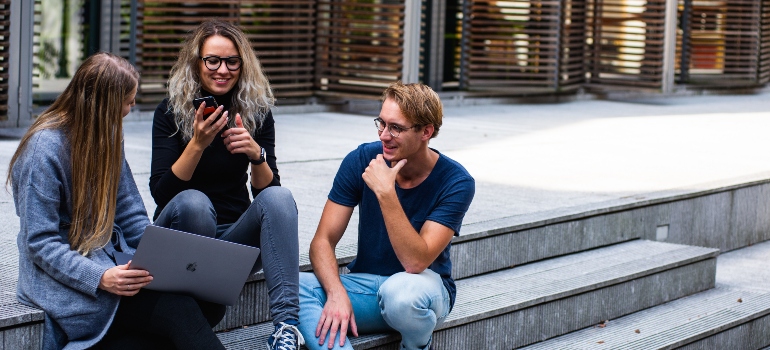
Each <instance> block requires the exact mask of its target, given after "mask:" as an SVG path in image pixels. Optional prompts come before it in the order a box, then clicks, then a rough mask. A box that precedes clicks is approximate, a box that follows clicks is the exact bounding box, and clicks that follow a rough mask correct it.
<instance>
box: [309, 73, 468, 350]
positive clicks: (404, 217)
mask: <svg viewBox="0 0 770 350" xmlns="http://www.w3.org/2000/svg"><path fill="white" fill-rule="evenodd" d="M382 100H383V103H382V109H381V111H380V116H379V117H378V118H376V119H375V120H374V122H375V126H376V127H377V132H378V133H379V137H380V140H379V142H372V143H366V144H362V145H361V146H359V147H358V148H357V149H356V150H354V151H352V152H350V153H349V154H348V155H347V156H346V157H345V159H344V160H343V161H342V164H341V165H340V168H339V170H338V171H337V175H336V177H335V179H334V185H333V187H332V190H331V192H330V193H329V197H328V200H327V201H326V205H325V207H324V210H323V214H322V215H321V221H320V222H319V224H318V229H317V230H316V233H315V237H314V238H313V241H312V243H311V244H310V261H311V263H312V265H313V270H314V271H315V272H314V273H301V274H300V326H299V328H300V331H301V332H302V335H303V336H304V338H305V339H306V346H307V347H308V348H310V349H323V348H334V349H352V346H351V345H350V342H349V341H348V339H347V337H346V335H347V334H348V332H350V333H351V334H353V335H354V336H358V334H359V332H360V333H362V334H363V333H377V332H392V331H397V332H399V333H400V334H401V348H403V349H427V348H429V347H430V344H431V341H432V334H433V330H435V329H436V327H438V326H439V325H441V323H442V322H443V321H444V320H445V319H446V316H447V315H448V314H449V311H450V310H451V308H452V305H453V304H454V300H455V295H456V288H455V284H454V280H452V277H451V270H452V263H451V261H450V258H449V249H450V241H451V240H452V237H453V236H455V235H458V234H459V231H460V226H461V225H462V220H463V217H464V216H465V212H466V211H467V210H468V207H469V206H470V203H471V200H472V199H473V195H474V192H475V184H474V180H473V178H472V177H471V176H470V174H468V172H467V171H466V170H465V169H464V168H463V167H462V166H461V165H460V164H459V163H457V162H455V161H453V160H452V159H449V158H448V157H446V156H445V155H443V154H441V153H439V152H438V151H436V150H435V149H432V148H429V147H428V142H429V141H430V139H431V138H433V137H436V135H438V131H439V128H440V127H441V123H442V121H441V119H442V115H443V112H442V107H441V101H440V100H439V97H438V95H437V94H436V93H435V92H434V91H433V90H432V89H431V88H430V87H428V86H425V85H422V84H406V85H404V84H401V83H400V82H399V83H395V84H392V85H391V86H390V87H388V88H387V89H386V90H385V92H384V93H383V95H382ZM355 206H359V224H358V253H357V257H356V259H355V260H353V261H352V262H351V263H350V264H348V266H347V268H348V269H349V270H350V273H349V274H344V275H340V274H339V271H338V265H337V259H336V256H335V252H334V249H335V248H336V246H337V243H338V242H339V241H340V239H341V238H342V235H343V233H344V232H345V228H346V227H347V225H348V222H349V221H350V217H351V215H352V214H353V209H354V207H355Z"/></svg>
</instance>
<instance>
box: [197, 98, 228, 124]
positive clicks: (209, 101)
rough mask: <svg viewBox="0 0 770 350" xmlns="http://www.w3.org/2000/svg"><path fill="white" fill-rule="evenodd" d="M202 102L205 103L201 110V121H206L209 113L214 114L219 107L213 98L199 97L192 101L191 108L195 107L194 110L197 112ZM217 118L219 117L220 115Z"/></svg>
mask: <svg viewBox="0 0 770 350" xmlns="http://www.w3.org/2000/svg"><path fill="white" fill-rule="evenodd" d="M202 102H206V107H205V108H203V120H206V118H208V117H209V116H210V115H211V113H214V111H216V110H217V107H219V105H217V100H215V99H214V96H206V97H199V98H196V99H194V100H193V107H195V110H198V107H200V106H201V103H202ZM219 116H220V117H221V116H222V114H220V115H219ZM217 119H219V118H217Z"/></svg>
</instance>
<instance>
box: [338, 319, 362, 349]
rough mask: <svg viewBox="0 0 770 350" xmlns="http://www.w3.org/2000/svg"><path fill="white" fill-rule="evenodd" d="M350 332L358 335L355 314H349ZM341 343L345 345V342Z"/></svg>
mask: <svg viewBox="0 0 770 350" xmlns="http://www.w3.org/2000/svg"><path fill="white" fill-rule="evenodd" d="M350 332H351V333H353V335H354V336H356V337H357V336H358V326H357V325H356V314H351V315H350ZM342 345H345V344H342ZM342 345H340V346H342Z"/></svg>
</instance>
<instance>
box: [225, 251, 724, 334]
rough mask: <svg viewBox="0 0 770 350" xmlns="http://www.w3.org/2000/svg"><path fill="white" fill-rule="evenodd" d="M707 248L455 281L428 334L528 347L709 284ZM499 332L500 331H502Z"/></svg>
mask: <svg viewBox="0 0 770 350" xmlns="http://www.w3.org/2000/svg"><path fill="white" fill-rule="evenodd" d="M717 255H718V251H717V250H716V249H711V248H700V247H690V246H682V245H676V244H669V243H660V242H652V241H641V240H637V241H630V242H626V243H620V244H616V245H612V246H609V247H604V248H599V249H595V250H590V251H585V252H581V253H576V254H571V255H567V256H563V257H558V258H552V259H549V260H545V261H541V262H536V263H532V264H527V265H523V266H518V267H516V268H512V269H506V270H503V271H498V272H494V273H489V274H485V275H482V276H476V277H470V278H466V279H463V280H460V281H457V295H458V297H457V301H456V303H455V307H454V309H453V311H452V313H451V314H450V315H449V317H448V318H447V320H446V321H445V322H444V324H443V325H442V326H441V327H440V328H439V329H438V330H437V331H436V332H435V333H434V344H435V345H436V347H437V348H440V349H451V348H468V347H473V344H474V343H468V342H475V341H478V340H479V339H484V341H485V346H486V347H489V348H507V349H510V348H514V347H520V346H525V345H528V344H533V343H536V342H539V341H542V340H545V339H549V338H552V337H556V336H559V335H563V334H566V333H569V332H572V331H575V330H578V329H582V328H585V327H588V326H590V325H594V324H597V323H599V322H601V321H603V320H608V319H614V318H617V317H620V316H623V315H627V314H630V313H633V312H636V311H639V310H643V309H646V308H649V307H652V306H656V305H659V304H662V303H665V302H668V301H671V300H675V299H678V298H681V297H684V296H687V295H691V294H694V293H698V292H701V291H704V290H707V289H710V288H713V286H714V278H715V277H714V276H715V266H716V256H717ZM270 329H271V327H270V325H269V324H267V323H265V324H260V325H257V326H253V327H248V328H241V329H235V330H232V331H229V332H226V333H221V334H220V339H222V341H223V342H224V343H226V346H227V347H228V348H229V349H240V348H242V347H243V348H246V347H253V346H263V345H262V344H264V342H265V341H266V339H267V336H268V333H269V331H270ZM501 330H505V331H501ZM398 340H399V337H398V335H396V334H382V335H370V336H367V337H360V338H357V339H354V340H353V344H354V345H355V347H356V348H360V349H369V348H379V347H381V346H384V347H388V348H389V347H391V346H392V345H394V344H396V343H397V342H398Z"/></svg>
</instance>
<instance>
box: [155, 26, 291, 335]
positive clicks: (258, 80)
mask: <svg viewBox="0 0 770 350" xmlns="http://www.w3.org/2000/svg"><path fill="white" fill-rule="evenodd" d="M168 91H169V97H168V98H167V99H166V100H164V101H163V102H161V103H160V105H159V106H158V108H157V109H156V110H155V117H154V121H153V128H152V165H151V167H152V171H151V174H150V191H151V194H152V196H153V198H154V199H155V203H156V204H157V210H156V211H155V216H154V220H155V225H158V226H163V227H168V228H172V229H176V230H180V231H186V232H191V233H195V234H199V235H204V236H208V237H214V238H217V239H222V240H226V241H230V242H235V243H240V244H246V245H250V246H254V247H259V248H260V249H261V254H260V258H259V260H258V261H257V263H256V264H255V266H254V267H253V269H252V272H255V271H257V270H258V269H259V268H260V267H263V270H264V273H265V281H266V282H267V289H268V296H269V301H270V314H271V317H272V320H273V324H274V325H275V331H274V333H273V335H272V336H271V337H270V338H269V339H268V348H270V349H274V348H275V349H296V348H298V347H299V345H300V344H301V343H302V336H301V335H300V333H299V331H298V330H297V328H296V326H297V324H298V321H297V320H298V314H299V297H298V293H299V287H298V279H299V277H298V276H299V243H298V234H297V231H298V227H297V226H298V225H297V207H296V204H295V203H294V198H293V196H292V194H291V192H290V191H289V190H287V189H285V188H283V187H281V186H280V185H281V183H280V176H279V175H278V167H277V165H276V152H275V121H274V119H273V115H272V113H271V111H270V107H271V106H272V104H273V101H274V98H273V93H272V91H271V89H270V84H269V82H268V81H267V78H266V77H265V75H264V74H263V72H262V69H261V67H260V63H259V60H258V59H257V57H256V55H255V54H254V51H253V50H252V48H251V45H250V43H249V41H248V39H247V37H246V35H245V34H244V33H243V31H241V30H240V29H239V28H238V27H236V26H235V25H233V24H231V23H228V22H224V21H220V20H210V21H206V22H204V23H202V24H200V25H199V26H198V27H197V28H196V29H195V30H193V31H192V32H191V33H190V35H189V36H188V38H187V39H186V40H185V42H184V43H183V44H182V48H181V51H180V53H179V58H178V60H177V62H176V64H174V66H173V68H172V69H171V75H170V78H169V81H168ZM203 98H208V99H207V100H203ZM196 99H199V100H198V101H203V102H201V103H200V105H197V106H196V103H194V101H195V100H196ZM206 101H208V102H206ZM213 104H216V108H212V107H214V106H213ZM249 175H250V176H249ZM248 187H250V188H251V195H252V196H253V200H252V198H251V197H250V196H249V190H248ZM223 258H225V257H223Z"/></svg>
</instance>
